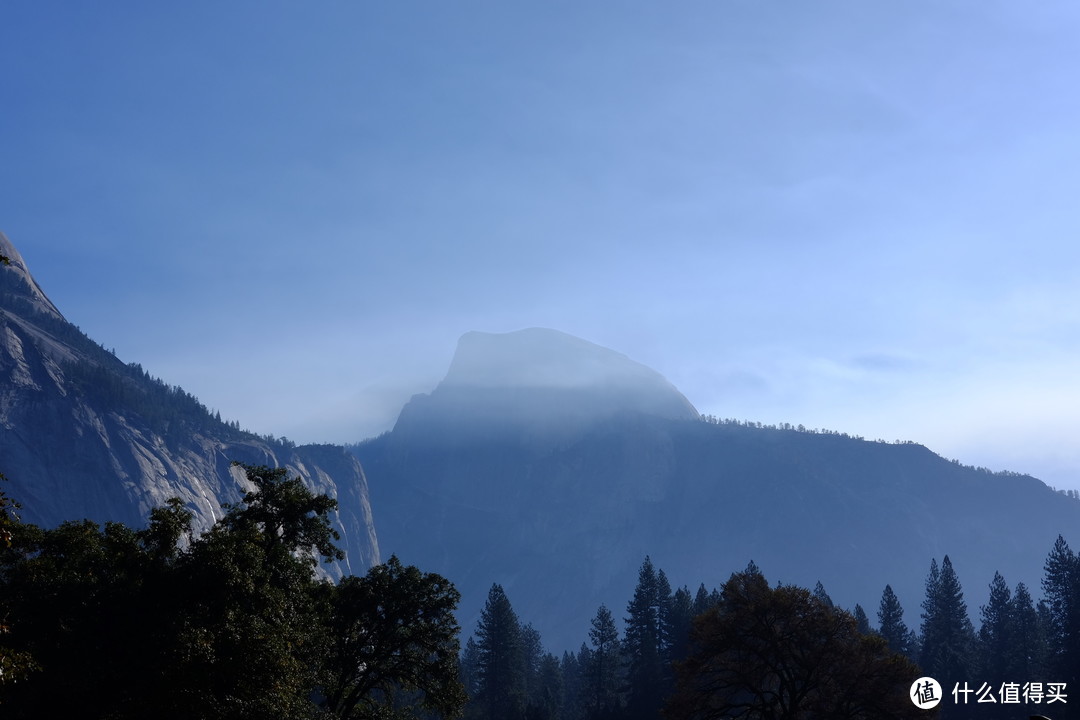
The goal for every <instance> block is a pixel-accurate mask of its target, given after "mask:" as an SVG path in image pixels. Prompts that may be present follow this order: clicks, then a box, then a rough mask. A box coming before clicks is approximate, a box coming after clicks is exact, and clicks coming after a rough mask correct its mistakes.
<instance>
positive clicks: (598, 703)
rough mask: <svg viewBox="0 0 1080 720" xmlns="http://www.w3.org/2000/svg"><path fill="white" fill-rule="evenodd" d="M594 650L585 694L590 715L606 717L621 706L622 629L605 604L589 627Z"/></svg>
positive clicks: (586, 670) (589, 659)
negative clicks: (620, 633) (620, 630)
mask: <svg viewBox="0 0 1080 720" xmlns="http://www.w3.org/2000/svg"><path fill="white" fill-rule="evenodd" d="M589 641H590V642H591V643H592V649H591V650H588V654H587V655H586V658H587V659H586V664H585V668H584V679H583V680H584V682H583V685H584V695H583V698H582V701H583V703H584V704H585V708H586V715H585V716H586V717H588V718H604V717H609V716H612V715H613V714H615V713H616V712H617V711H618V710H619V707H620V705H621V703H620V702H619V687H620V684H621V676H622V652H621V646H620V644H619V629H618V628H617V627H616V626H615V619H614V618H613V617H612V616H611V611H610V610H608V609H607V607H605V606H604V605H601V606H600V608H599V609H598V610H597V611H596V617H594V618H593V620H592V628H591V629H590V630H589Z"/></svg>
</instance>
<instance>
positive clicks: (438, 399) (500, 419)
mask: <svg viewBox="0 0 1080 720" xmlns="http://www.w3.org/2000/svg"><path fill="white" fill-rule="evenodd" d="M627 414H646V415H653V416H657V417H664V418H671V419H681V420H691V419H697V418H698V417H699V414H698V412H697V410H696V409H695V408H694V406H693V405H691V404H690V401H688V400H687V399H686V398H685V397H684V396H683V395H682V393H680V392H679V391H678V390H677V389H676V388H675V387H674V386H673V385H672V384H671V383H669V382H668V381H667V380H665V379H664V378H663V376H661V375H660V373H658V372H656V371H655V370H652V369H651V368H648V367H646V366H644V365H642V364H640V363H637V362H634V361H633V360H631V359H630V358H628V357H626V356H625V355H623V354H621V353H618V352H615V351H614V350H609V349H608V348H605V347H601V346H600V345H595V344H593V343H590V342H588V341H586V340H582V339H580V338H577V337H574V336H572V335H568V334H566V333H563V332H559V331H557V330H549V329H546V328H529V329H526V330H519V331H516V332H509V333H499V334H495V333H481V332H469V333H466V334H465V335H463V336H462V337H461V339H460V340H459V341H458V346H457V351H456V352H455V354H454V358H453V360H452V361H451V363H450V369H449V370H448V371H447V373H446V377H445V378H444V379H443V381H442V382H440V383H439V385H438V386H437V387H436V388H435V389H434V390H433V391H432V392H431V393H430V394H429V395H417V396H415V397H413V399H412V400H411V401H410V402H409V403H408V405H406V407H405V408H404V409H403V410H402V412H401V415H400V417H399V419H398V422H397V425H396V426H395V432H398V433H402V434H410V433H422V434H426V435H428V436H433V435H434V436H438V437H439V438H441V439H442V440H443V441H447V442H449V441H453V440H454V439H455V438H459V437H460V436H461V435H462V434H468V435H475V434H477V433H481V434H483V436H484V437H487V438H489V439H493V438H494V437H501V436H504V435H505V434H507V433H517V434H526V435H529V436H531V437H533V438H534V439H538V438H543V437H548V436H552V435H557V436H565V435H566V434H567V433H572V432H577V431H579V430H581V429H582V428H584V427H587V426H589V425H591V424H593V423H596V422H601V421H605V420H609V419H611V418H614V417H618V416H621V415H627Z"/></svg>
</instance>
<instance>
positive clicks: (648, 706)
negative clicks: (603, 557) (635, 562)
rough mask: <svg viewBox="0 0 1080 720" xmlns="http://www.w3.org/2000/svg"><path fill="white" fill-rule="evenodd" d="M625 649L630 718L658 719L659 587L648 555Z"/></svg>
mask: <svg viewBox="0 0 1080 720" xmlns="http://www.w3.org/2000/svg"><path fill="white" fill-rule="evenodd" d="M627 612H628V613H629V617H627V618H626V631H625V633H624V642H623V645H624V648H625V651H626V657H627V664H628V668H627V688H626V689H627V716H628V717H629V718H631V719H632V720H633V719H636V718H642V719H645V718H649V719H650V720H651V719H652V718H656V717H657V716H658V714H659V711H660V705H661V703H662V701H663V690H662V682H663V680H662V679H663V677H664V663H663V659H662V656H661V645H660V643H661V637H662V636H661V629H660V585H659V580H658V578H657V575H656V570H655V569H654V568H653V564H652V560H650V559H649V558H648V557H647V556H646V558H645V561H644V562H643V563H642V564H641V569H640V570H639V571H638V583H637V587H636V588H634V596H633V598H632V599H631V600H630V603H629V605H627Z"/></svg>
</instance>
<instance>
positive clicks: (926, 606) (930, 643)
mask: <svg viewBox="0 0 1080 720" xmlns="http://www.w3.org/2000/svg"><path fill="white" fill-rule="evenodd" d="M922 618H923V624H922V651H921V653H920V655H919V664H920V665H921V666H922V669H923V671H924V672H926V673H927V674H928V675H930V676H932V677H934V678H936V679H937V680H938V682H940V683H941V684H942V686H947V687H952V686H953V684H954V683H956V682H964V681H967V680H968V679H969V678H971V677H973V674H972V672H971V671H972V670H973V668H972V650H973V647H974V644H975V629H974V626H972V624H971V619H970V618H969V617H968V612H967V604H966V603H965V602H964V591H963V589H962V588H961V587H960V580H959V578H957V576H956V571H955V570H953V566H952V561H951V560H949V556H948V555H946V556H945V557H944V558H943V559H942V561H941V570H940V571H939V570H938V567H937V563H936V562H934V561H931V565H930V574H929V576H928V577H927V581H926V599H925V600H924V601H923V614H922Z"/></svg>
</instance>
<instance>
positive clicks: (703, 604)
mask: <svg viewBox="0 0 1080 720" xmlns="http://www.w3.org/2000/svg"><path fill="white" fill-rule="evenodd" d="M713 604H714V603H713V598H712V596H711V595H710V594H709V591H708V590H706V589H705V583H701V584H700V585H698V589H697V594H696V595H694V608H693V614H694V617H697V616H698V615H700V614H701V613H703V612H705V611H706V610H708V609H709V608H711V607H712V606H713Z"/></svg>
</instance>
